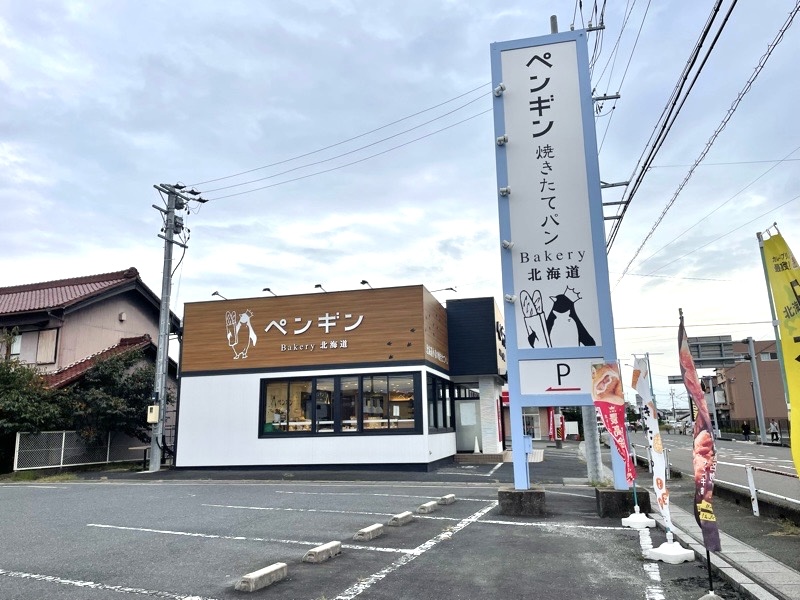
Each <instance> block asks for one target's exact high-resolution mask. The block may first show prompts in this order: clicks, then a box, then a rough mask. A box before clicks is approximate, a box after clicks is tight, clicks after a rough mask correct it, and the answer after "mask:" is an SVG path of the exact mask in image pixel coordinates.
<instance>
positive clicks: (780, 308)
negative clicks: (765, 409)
mask: <svg viewBox="0 0 800 600" xmlns="http://www.w3.org/2000/svg"><path fill="white" fill-rule="evenodd" d="M763 251H764V268H765V270H766V272H767V282H768V284H769V288H770V293H771V294H772V302H773V307H774V310H775V318H776V320H777V321H778V325H779V330H780V335H781V351H782V352H781V354H782V358H783V369H784V373H785V375H786V397H787V399H788V401H789V419H790V421H789V422H790V427H791V440H790V441H791V445H792V459H793V460H794V468H795V470H796V471H797V472H798V473H800V265H798V263H797V259H796V258H795V257H794V255H793V254H792V251H791V250H789V246H788V245H787V244H786V241H785V240H784V239H783V236H782V235H781V234H780V233H776V234H775V235H773V236H771V237H769V238H768V239H765V240H764V241H763Z"/></svg>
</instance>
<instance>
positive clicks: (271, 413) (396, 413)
mask: <svg viewBox="0 0 800 600" xmlns="http://www.w3.org/2000/svg"><path fill="white" fill-rule="evenodd" d="M420 398H421V394H420V374H419V373H401V374H394V373H393V374H385V375H384V374H375V375H343V376H333V377H312V378H310V379H305V378H304V379H264V380H262V381H261V403H260V418H259V422H260V428H259V435H260V436H262V437H270V436H273V435H281V436H283V435H286V434H292V433H299V434H305V435H309V434H311V435H314V434H319V435H332V434H348V435H351V434H354V433H355V434H357V433H395V432H403V431H405V432H415V431H418V430H419V428H420V424H419V423H418V421H419V418H418V415H419V404H420V402H421V400H420Z"/></svg>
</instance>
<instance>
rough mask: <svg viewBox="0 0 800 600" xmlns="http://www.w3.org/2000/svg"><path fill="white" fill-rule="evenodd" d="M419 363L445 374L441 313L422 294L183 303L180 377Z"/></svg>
mask: <svg viewBox="0 0 800 600" xmlns="http://www.w3.org/2000/svg"><path fill="white" fill-rule="evenodd" d="M423 361H427V362H429V363H431V364H434V365H436V366H438V367H439V368H441V369H443V370H444V371H447V370H448V362H449V359H448V356H447V313H446V311H445V309H444V307H443V306H442V305H441V304H440V303H439V302H438V301H437V300H436V298H434V297H433V295H431V293H430V292H428V290H426V289H425V288H424V287H423V286H421V285H418V286H408V287H395V288H380V289H368V290H353V291H345V292H330V293H315V294H305V295H300V296H278V297H268V298H242V299H238V300H222V301H211V302H194V303H188V304H186V306H185V310H184V327H183V350H182V355H181V373H183V374H190V373H200V372H209V371H249V370H258V369H279V370H283V369H287V368H292V367H300V368H309V367H314V366H318V365H319V366H322V365H325V366H328V365H337V366H338V365H348V364H353V365H356V364H358V365H362V364H369V363H381V364H387V363H388V364H391V363H393V362H397V363H398V364H408V363H414V362H416V363H422V362H423Z"/></svg>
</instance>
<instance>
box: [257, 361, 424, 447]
mask: <svg viewBox="0 0 800 600" xmlns="http://www.w3.org/2000/svg"><path fill="white" fill-rule="evenodd" d="M422 373H423V372H422V371H399V372H387V373H346V374H330V375H318V376H317V375H306V376H303V375H298V376H295V377H274V378H272V377H267V378H262V379H261V380H260V382H259V394H258V423H257V424H256V425H257V428H258V430H257V433H258V437H259V438H264V439H287V438H301V437H322V438H329V437H343V438H352V437H356V436H362V435H363V436H374V435H421V434H422V433H423V432H422V409H423V407H422ZM397 376H406V377H408V376H410V377H411V378H412V385H413V388H414V427H409V428H402V429H399V428H398V429H390V428H386V429H364V411H363V402H364V378H365V377H397ZM343 377H358V406H359V410H358V429H357V431H354V432H352V431H351V432H347V433H345V432H342V431H341V429H340V427H341V421H339V422H338V426H335V427H334V431H333V432H327V431H324V432H318V431H315V429H316V422H317V417H316V402H314V403H313V406H314V411H313V413H312V417H311V431H279V432H268V433H265V432H264V431H263V427H264V423H266V408H267V403H266V401H265V400H266V392H267V386H268V385H269V384H270V383H276V382H285V383H287V384H289V386H291V382H292V381H309V380H310V381H311V389H312V397H313V394H314V393H315V392H316V389H317V380H318V379H333V380H334V390H336V393H335V394H334V398H335V402H336V404H337V405H338V404H340V397H341V396H340V395H339V392H340V389H341V379H342V378H343ZM335 410H338V409H335Z"/></svg>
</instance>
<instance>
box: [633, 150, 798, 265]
mask: <svg viewBox="0 0 800 600" xmlns="http://www.w3.org/2000/svg"><path fill="white" fill-rule="evenodd" d="M798 150H800V146H798V147H797V148H795V149H794V150H792V151H791V152H789V154H787V155H786V156H785V157H784V158H783V159H782V160H780V161H778V162H777V163H776V164H774V165H773V166H771V167H770V168H769V169H767V170H766V171H764V172H763V173H762V174H761V175H759V176H758V177H756V178H755V179H753V181H751V182H750V183H748V184H747V185H746V186H744V187H743V188H742V189H740V190H739V191H738V192H736V193H735V194H734V195H733V196H731V197H730V198H728V199H727V200H725V202H723V203H722V204H720V205H718V206H717V207H716V208H714V209H713V210H712V211H711V212H709V213H707V214H706V215H705V216H704V217H702V218H701V219H700V220H698V221H695V223H694V224H693V225H692V226H691V227H688V228H687V229H684V230H683V231H682V232H681V233H680V234H679V235H677V236H676V237H674V238H672V239H671V240H670V241H669V242H667V243H666V244H664V245H663V246H661V248H659V249H658V250H656V251H655V252H653V253H652V254H651V255H650V256H648V257H647V258H645V259H644V260H642V262H641V263H640V267H641V265H643V264H645V263H647V261H649V260H650V259H651V258H653V257H654V256H656V255H657V254H658V253H660V252H661V251H662V250H664V249H665V248H667V247H668V246H670V245H672V244H673V243H674V242H676V241H677V240H679V239H680V238H682V237H683V236H684V235H686V234H687V233H689V232H690V231H691V230H692V229H694V228H695V227H697V226H698V225H700V223H702V222H703V221H705V220H706V219H708V217H710V216H711V215H713V214H714V213H715V212H717V211H718V210H719V209H721V208H722V207H723V206H725V205H726V204H728V203H729V202H731V201H733V199H734V198H737V197H738V196H739V194H741V193H742V192H744V191H745V190H746V189H747V188H749V187H750V186H751V185H753V184H754V183H756V182H757V181H758V180H759V179H761V178H762V177H764V176H766V175H767V173H769V172H770V171H772V170H773V169H775V168H777V167H778V165H780V164H781V162H783V161H784V160H787V159H788V158H789V157H790V156H791V155H792V154H794V153H795V152H797V151H798Z"/></svg>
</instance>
